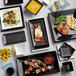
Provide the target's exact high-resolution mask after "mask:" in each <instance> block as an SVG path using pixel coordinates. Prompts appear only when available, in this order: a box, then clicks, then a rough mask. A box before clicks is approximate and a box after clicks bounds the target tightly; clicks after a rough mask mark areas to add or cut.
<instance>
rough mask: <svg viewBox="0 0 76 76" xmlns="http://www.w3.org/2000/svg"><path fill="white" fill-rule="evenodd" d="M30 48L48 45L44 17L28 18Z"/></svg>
mask: <svg viewBox="0 0 76 76" xmlns="http://www.w3.org/2000/svg"><path fill="white" fill-rule="evenodd" d="M28 26H29V31H30V35H31V41H32V49H39V48H45V47H49V42H48V37H47V32H46V27H45V21H44V18H39V19H33V20H28Z"/></svg>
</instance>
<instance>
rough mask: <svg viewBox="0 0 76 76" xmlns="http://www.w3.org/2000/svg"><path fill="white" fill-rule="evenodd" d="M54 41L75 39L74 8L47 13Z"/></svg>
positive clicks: (75, 15)
mask: <svg viewBox="0 0 76 76" xmlns="http://www.w3.org/2000/svg"><path fill="white" fill-rule="evenodd" d="M49 23H50V26H51V29H52V32H53V37H54V41H55V42H61V41H66V40H71V39H76V26H75V25H76V9H70V10H64V11H58V12H52V13H49Z"/></svg>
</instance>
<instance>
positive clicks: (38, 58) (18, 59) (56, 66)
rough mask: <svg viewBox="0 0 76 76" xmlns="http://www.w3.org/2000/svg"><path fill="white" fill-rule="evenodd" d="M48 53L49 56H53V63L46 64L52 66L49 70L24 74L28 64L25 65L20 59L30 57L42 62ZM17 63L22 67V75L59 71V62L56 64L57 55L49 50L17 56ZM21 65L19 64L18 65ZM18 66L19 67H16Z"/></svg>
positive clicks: (29, 58) (28, 58) (32, 75)
mask: <svg viewBox="0 0 76 76" xmlns="http://www.w3.org/2000/svg"><path fill="white" fill-rule="evenodd" d="M48 55H50V56H51V57H53V63H51V64H47V66H48V65H49V66H53V68H52V69H51V70H50V71H46V72H41V73H40V74H38V75H37V74H36V73H33V72H32V73H30V74H29V75H25V70H26V69H28V66H26V65H25V64H24V63H23V62H22V61H25V60H31V59H36V60H41V61H42V62H44V63H45V61H44V58H45V57H46V56H48ZM17 61H18V64H19V63H20V64H22V68H23V74H24V75H23V76H36V75H37V76H41V75H42V74H47V73H49V74H50V73H55V72H59V71H60V69H59V64H58V60H57V55H56V52H55V51H51V52H46V53H41V54H36V55H29V56H24V57H19V58H17ZM20 66H21V65H20ZM18 68H19V67H18Z"/></svg>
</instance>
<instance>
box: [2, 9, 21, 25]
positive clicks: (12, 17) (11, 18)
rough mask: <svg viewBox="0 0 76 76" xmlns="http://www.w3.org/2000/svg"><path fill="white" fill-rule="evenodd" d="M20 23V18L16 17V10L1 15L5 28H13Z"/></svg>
mask: <svg viewBox="0 0 76 76" xmlns="http://www.w3.org/2000/svg"><path fill="white" fill-rule="evenodd" d="M19 22H20V18H19V16H18V11H17V10H11V11H5V12H4V14H3V23H4V24H5V25H6V26H14V25H18V24H19Z"/></svg>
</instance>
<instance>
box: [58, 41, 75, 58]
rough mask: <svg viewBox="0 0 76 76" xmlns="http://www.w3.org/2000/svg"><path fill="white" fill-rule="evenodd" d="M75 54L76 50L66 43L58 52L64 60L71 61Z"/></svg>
mask: <svg viewBox="0 0 76 76" xmlns="http://www.w3.org/2000/svg"><path fill="white" fill-rule="evenodd" d="M74 52H75V49H74V48H73V47H72V46H70V45H69V44H67V43H65V42H64V43H63V44H62V45H61V47H60V48H59V50H58V53H59V56H60V57H61V58H64V59H69V58H70V57H71V56H72V55H73V53H74Z"/></svg>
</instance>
